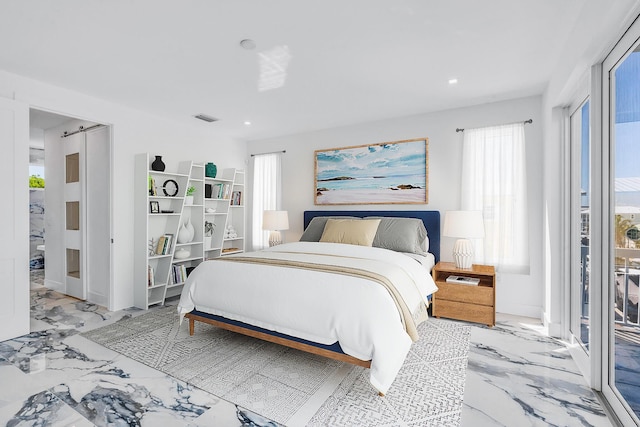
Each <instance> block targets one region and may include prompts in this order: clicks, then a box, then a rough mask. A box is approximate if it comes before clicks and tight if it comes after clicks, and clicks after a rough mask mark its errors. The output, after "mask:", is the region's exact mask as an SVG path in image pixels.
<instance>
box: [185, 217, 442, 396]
mask: <svg viewBox="0 0 640 427" xmlns="http://www.w3.org/2000/svg"><path fill="white" fill-rule="evenodd" d="M402 218H404V219H402ZM304 225H305V231H304V233H303V235H302V237H301V239H300V241H299V242H293V243H286V244H283V245H278V246H274V247H272V248H268V249H265V250H262V251H257V252H249V253H244V254H239V255H234V256H232V257H222V258H220V259H217V260H211V261H206V262H203V263H201V264H200V265H199V266H198V267H197V268H196V269H195V270H193V272H192V273H191V274H190V275H189V277H188V279H187V281H186V283H185V286H184V288H183V291H182V294H181V298H180V302H179V304H178V311H179V313H180V315H181V316H185V317H186V318H188V319H189V332H190V334H193V333H194V325H195V321H201V322H205V323H209V324H213V325H215V326H218V327H222V328H225V329H229V330H232V331H235V332H239V333H243V334H246V335H250V336H254V337H256V338H260V339H265V340H268V341H272V342H276V343H278V344H282V345H287V346H289V347H293V348H297V349H300V350H304V351H308V352H311V353H315V354H319V355H322V356H325V357H331V358H333V359H337V360H341V361H345V362H349V363H354V364H357V365H360V366H364V367H368V368H370V382H371V384H372V386H373V387H374V388H375V389H377V390H378V392H379V393H380V394H381V395H383V394H384V393H386V392H387V390H388V389H389V387H390V386H391V383H392V382H393V380H394V379H395V376H396V374H397V373H398V371H399V370H400V368H401V366H402V364H403V363H404V359H405V357H406V355H407V353H408V351H409V348H410V346H411V343H412V342H413V341H415V340H417V338H418V336H417V326H418V325H419V323H421V322H422V321H424V320H425V319H426V318H427V312H426V308H427V307H428V298H429V296H430V295H431V294H432V293H433V292H435V291H436V290H437V288H436V286H435V283H434V282H433V280H432V278H431V275H430V270H431V267H432V266H433V265H434V264H435V263H436V262H437V261H438V258H439V246H440V214H439V212H437V211H306V212H305V213H304ZM423 230H424V231H423ZM353 239H355V241H353Z"/></svg>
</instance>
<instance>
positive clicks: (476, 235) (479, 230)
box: [442, 211, 484, 269]
mask: <svg viewBox="0 0 640 427" xmlns="http://www.w3.org/2000/svg"><path fill="white" fill-rule="evenodd" d="M442 234H443V236H446V237H457V238H458V240H456V243H455V245H454V247H453V260H454V262H455V264H456V268H462V269H469V268H471V263H472V262H473V244H472V243H471V241H469V239H480V238H482V237H484V223H483V220H482V212H480V211H447V212H445V214H444V227H443V231H442Z"/></svg>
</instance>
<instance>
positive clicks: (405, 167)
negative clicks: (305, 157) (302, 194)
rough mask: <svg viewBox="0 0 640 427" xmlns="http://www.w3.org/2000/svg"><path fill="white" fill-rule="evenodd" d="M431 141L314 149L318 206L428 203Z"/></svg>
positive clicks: (422, 139)
mask: <svg viewBox="0 0 640 427" xmlns="http://www.w3.org/2000/svg"><path fill="white" fill-rule="evenodd" d="M428 148H429V140H428V138H421V139H409V140H404V141H395V142H381V143H377V144H368V145H357V146H353V147H343V148H332V149H329V150H316V151H315V198H314V202H315V204H316V205H363V204H425V203H427V202H428V201H429V188H428V187H429V173H428V172H429V167H428V162H429V155H428V152H429V150H428Z"/></svg>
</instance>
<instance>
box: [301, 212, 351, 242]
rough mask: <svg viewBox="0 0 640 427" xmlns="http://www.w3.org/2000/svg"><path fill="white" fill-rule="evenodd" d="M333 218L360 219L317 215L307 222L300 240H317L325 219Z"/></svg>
mask: <svg viewBox="0 0 640 427" xmlns="http://www.w3.org/2000/svg"><path fill="white" fill-rule="evenodd" d="M330 218H333V219H354V220H360V218H356V217H355V216H317V217H315V218H313V219H311V221H310V222H309V225H307V228H306V229H305V230H304V233H302V236H300V241H301V242H319V241H320V237H322V232H323V231H324V226H325V224H326V223H327V220H328V219H330Z"/></svg>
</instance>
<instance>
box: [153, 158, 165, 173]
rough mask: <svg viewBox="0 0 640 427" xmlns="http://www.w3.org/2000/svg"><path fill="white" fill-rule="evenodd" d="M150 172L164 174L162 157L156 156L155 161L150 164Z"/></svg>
mask: <svg viewBox="0 0 640 427" xmlns="http://www.w3.org/2000/svg"><path fill="white" fill-rule="evenodd" d="M151 170H154V171H158V172H164V162H163V161H162V156H156V159H155V160H154V161H153V163H151Z"/></svg>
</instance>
